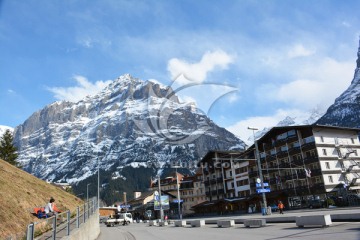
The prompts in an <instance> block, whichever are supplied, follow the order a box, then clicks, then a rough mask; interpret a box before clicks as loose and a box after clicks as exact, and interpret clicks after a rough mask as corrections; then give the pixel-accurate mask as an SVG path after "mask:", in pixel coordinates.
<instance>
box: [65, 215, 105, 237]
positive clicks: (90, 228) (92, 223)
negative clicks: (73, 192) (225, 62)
mask: <svg viewBox="0 0 360 240" xmlns="http://www.w3.org/2000/svg"><path fill="white" fill-rule="evenodd" d="M99 234H100V224H99V212H98V211H96V212H95V213H94V214H93V215H92V216H91V217H90V218H89V219H87V221H86V222H85V223H83V224H81V225H80V228H77V229H75V230H73V231H71V232H70V236H66V237H63V238H61V240H95V239H97V238H98V236H99Z"/></svg>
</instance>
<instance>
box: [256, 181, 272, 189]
mask: <svg viewBox="0 0 360 240" xmlns="http://www.w3.org/2000/svg"><path fill="white" fill-rule="evenodd" d="M268 186H269V183H267V182H264V187H268ZM256 187H257V188H261V183H257V184H256Z"/></svg>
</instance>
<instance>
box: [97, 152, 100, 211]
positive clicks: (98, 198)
mask: <svg viewBox="0 0 360 240" xmlns="http://www.w3.org/2000/svg"><path fill="white" fill-rule="evenodd" d="M97 162H98V164H97V165H98V169H97V172H98V194H97V203H98V209H99V208H100V160H99V154H98V156H97Z"/></svg>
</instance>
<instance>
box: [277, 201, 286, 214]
mask: <svg viewBox="0 0 360 240" xmlns="http://www.w3.org/2000/svg"><path fill="white" fill-rule="evenodd" d="M278 208H279V211H280V214H284V208H285V207H284V204H283V203H282V202H281V201H279V204H278Z"/></svg>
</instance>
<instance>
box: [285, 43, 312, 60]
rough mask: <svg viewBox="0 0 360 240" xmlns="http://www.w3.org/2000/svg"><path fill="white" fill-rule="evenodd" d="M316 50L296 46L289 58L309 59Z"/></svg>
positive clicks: (299, 45) (290, 52)
mask: <svg viewBox="0 0 360 240" xmlns="http://www.w3.org/2000/svg"><path fill="white" fill-rule="evenodd" d="M314 53H315V50H312V49H307V48H305V47H304V45H302V44H295V45H294V46H293V47H292V48H291V49H290V50H289V51H288V53H287V55H288V57H289V58H297V57H307V56H310V55H313V54H314Z"/></svg>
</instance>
